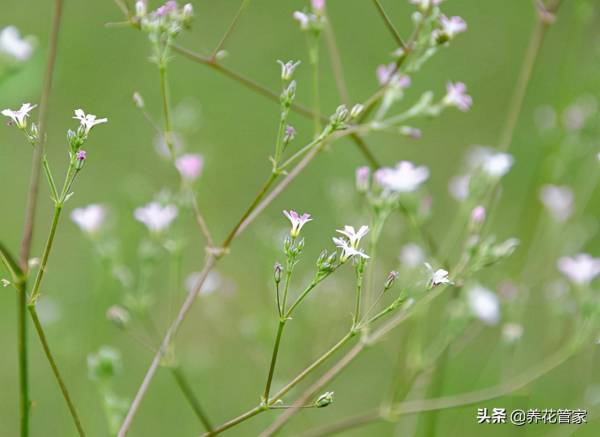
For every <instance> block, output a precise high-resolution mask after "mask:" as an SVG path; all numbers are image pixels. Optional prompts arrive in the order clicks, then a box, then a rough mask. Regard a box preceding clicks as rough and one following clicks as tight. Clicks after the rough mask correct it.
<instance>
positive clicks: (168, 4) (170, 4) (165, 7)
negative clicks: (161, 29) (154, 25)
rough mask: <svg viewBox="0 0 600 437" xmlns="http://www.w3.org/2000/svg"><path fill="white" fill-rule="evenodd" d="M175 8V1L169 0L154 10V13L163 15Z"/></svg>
mask: <svg viewBox="0 0 600 437" xmlns="http://www.w3.org/2000/svg"><path fill="white" fill-rule="evenodd" d="M176 10H177V2H176V1H174V0H169V1H168V2H166V3H165V4H164V5H162V6H161V7H159V8H158V9H157V10H156V11H155V12H154V15H156V16H157V17H164V16H165V15H167V14H170V13H171V12H175V11H176Z"/></svg>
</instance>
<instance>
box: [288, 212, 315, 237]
mask: <svg viewBox="0 0 600 437" xmlns="http://www.w3.org/2000/svg"><path fill="white" fill-rule="evenodd" d="M283 215H284V216H286V217H287V218H288V220H289V221H290V223H291V224H292V229H291V230H290V235H291V236H292V237H293V238H296V237H297V236H298V235H300V231H301V230H302V227H303V226H304V225H305V224H306V223H308V222H310V221H311V220H312V218H311V217H310V214H306V213H304V214H302V215H300V214H298V213H297V212H296V211H292V210H289V211H283Z"/></svg>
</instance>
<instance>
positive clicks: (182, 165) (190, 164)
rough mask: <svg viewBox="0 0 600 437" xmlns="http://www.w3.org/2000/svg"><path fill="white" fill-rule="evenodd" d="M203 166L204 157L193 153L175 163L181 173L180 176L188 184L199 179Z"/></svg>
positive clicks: (181, 157) (183, 156)
mask: <svg viewBox="0 0 600 437" xmlns="http://www.w3.org/2000/svg"><path fill="white" fill-rule="evenodd" d="M203 166H204V160H203V159H202V156H201V155H196V154H191V153H188V154H185V155H181V156H180V157H179V158H177V160H176V161H175V167H176V168H177V170H178V171H179V174H180V175H181V177H182V178H183V179H184V180H186V181H188V182H193V181H195V180H196V179H198V177H199V176H200V173H201V172H202V168H203Z"/></svg>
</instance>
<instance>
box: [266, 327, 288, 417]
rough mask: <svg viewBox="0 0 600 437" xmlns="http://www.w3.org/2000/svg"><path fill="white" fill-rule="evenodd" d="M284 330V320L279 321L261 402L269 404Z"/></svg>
mask: <svg viewBox="0 0 600 437" xmlns="http://www.w3.org/2000/svg"><path fill="white" fill-rule="evenodd" d="M284 328H285V319H280V320H279V324H278V325H277V335H276V336H275V344H274V346H273V353H272V354H271V365H270V366H269V376H268V377H267V383H266V385H265V392H264V394H263V400H264V402H265V403H266V404H267V405H268V404H269V394H270V393H271V382H272V381H273V374H274V373H275V364H276V363H277V354H278V353H279V345H280V344H281V336H282V335H283V329H284Z"/></svg>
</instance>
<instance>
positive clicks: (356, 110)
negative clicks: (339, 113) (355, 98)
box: [350, 103, 365, 119]
mask: <svg viewBox="0 0 600 437" xmlns="http://www.w3.org/2000/svg"><path fill="white" fill-rule="evenodd" d="M364 109H365V107H364V105H361V104H360V103H357V104H356V105H354V106H353V107H352V109H351V110H350V118H352V119H355V118H356V117H358V116H359V115H360V114H362V112H363V111H364Z"/></svg>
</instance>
